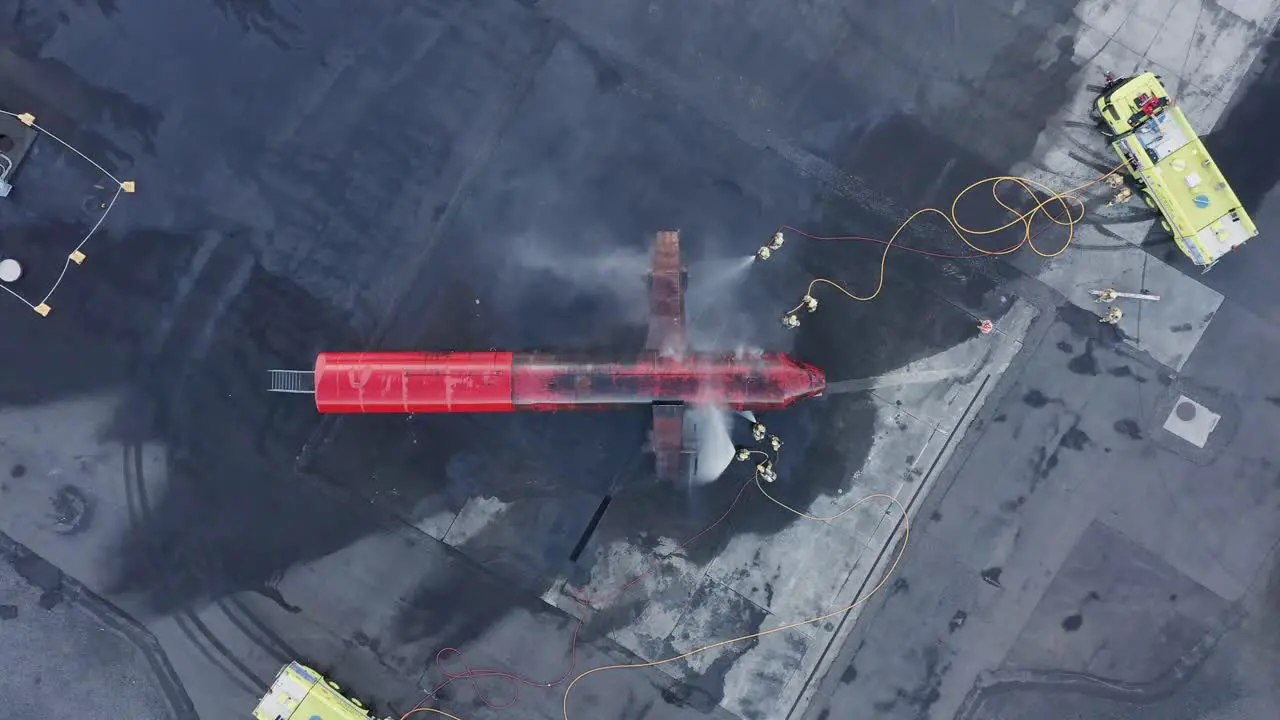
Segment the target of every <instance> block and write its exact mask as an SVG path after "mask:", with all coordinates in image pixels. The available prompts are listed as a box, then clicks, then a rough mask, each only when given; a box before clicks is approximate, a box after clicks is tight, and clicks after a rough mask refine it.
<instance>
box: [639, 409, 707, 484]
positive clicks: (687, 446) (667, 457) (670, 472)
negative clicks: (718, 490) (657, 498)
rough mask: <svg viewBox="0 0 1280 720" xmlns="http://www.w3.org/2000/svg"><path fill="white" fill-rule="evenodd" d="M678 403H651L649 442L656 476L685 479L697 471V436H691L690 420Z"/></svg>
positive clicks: (673, 479) (668, 479)
mask: <svg viewBox="0 0 1280 720" xmlns="http://www.w3.org/2000/svg"><path fill="white" fill-rule="evenodd" d="M686 415H687V413H686V412H685V407H684V405H682V404H679V403H671V404H662V403H655V404H654V406H653V431H652V434H651V435H650V437H649V445H650V448H651V449H652V450H653V458H654V463H655V467H656V470H657V473H656V474H657V476H658V479H659V480H663V481H666V482H675V481H680V480H685V479H687V478H688V477H690V476H691V475H693V474H695V473H696V472H697V469H698V468H697V466H698V454H697V449H696V448H697V443H696V439H695V438H692V437H690V434H691V431H692V428H691V427H690V426H691V425H692V424H693V423H692V422H691V421H690V420H691V419H690V418H687V417H686Z"/></svg>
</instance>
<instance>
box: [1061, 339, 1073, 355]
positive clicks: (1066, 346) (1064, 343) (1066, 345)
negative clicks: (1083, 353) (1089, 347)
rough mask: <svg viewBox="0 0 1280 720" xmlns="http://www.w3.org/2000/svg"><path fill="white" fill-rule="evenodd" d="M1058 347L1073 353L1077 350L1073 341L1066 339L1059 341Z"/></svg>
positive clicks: (1065, 351)
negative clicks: (1072, 343)
mask: <svg viewBox="0 0 1280 720" xmlns="http://www.w3.org/2000/svg"><path fill="white" fill-rule="evenodd" d="M1058 349H1059V350H1061V351H1062V352H1064V353H1073V352H1075V351H1076V349H1075V348H1074V347H1072V345H1071V343H1069V342H1067V341H1066V340H1059V341H1058Z"/></svg>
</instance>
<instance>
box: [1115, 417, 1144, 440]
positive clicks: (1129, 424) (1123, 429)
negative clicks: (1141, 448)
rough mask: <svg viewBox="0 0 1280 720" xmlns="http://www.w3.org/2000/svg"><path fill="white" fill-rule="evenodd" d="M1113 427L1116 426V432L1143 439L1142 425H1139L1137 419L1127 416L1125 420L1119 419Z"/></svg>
mask: <svg viewBox="0 0 1280 720" xmlns="http://www.w3.org/2000/svg"><path fill="white" fill-rule="evenodd" d="M1112 427H1114V428H1115V431H1116V432H1118V433H1120V434H1121V435H1124V436H1125V437H1127V438H1129V439H1130V440H1141V439H1142V427H1141V426H1139V425H1138V421H1137V420H1132V419H1129V418H1125V419H1123V420H1117V421H1116V422H1115V424H1114V425H1113V426H1112Z"/></svg>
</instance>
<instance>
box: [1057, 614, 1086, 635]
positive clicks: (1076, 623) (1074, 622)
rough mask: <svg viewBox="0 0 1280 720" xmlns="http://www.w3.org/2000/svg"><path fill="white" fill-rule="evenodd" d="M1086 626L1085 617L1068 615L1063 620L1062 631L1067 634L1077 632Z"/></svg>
mask: <svg viewBox="0 0 1280 720" xmlns="http://www.w3.org/2000/svg"><path fill="white" fill-rule="evenodd" d="M1083 624H1084V616H1083V615H1081V614H1080V613H1074V614H1072V615H1068V616H1066V617H1065V618H1063V619H1062V629H1063V630H1066V631H1067V632H1075V631H1077V630H1079V629H1080V626H1081V625H1083Z"/></svg>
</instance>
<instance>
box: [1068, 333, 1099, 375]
mask: <svg viewBox="0 0 1280 720" xmlns="http://www.w3.org/2000/svg"><path fill="white" fill-rule="evenodd" d="M1067 369H1068V370H1070V371H1071V372H1073V373H1075V374H1077V375H1097V374H1098V360H1097V358H1095V357H1094V356H1093V340H1092V339H1089V340H1085V341H1084V352H1082V353H1080V354H1079V355H1077V356H1075V357H1073V358H1071V362H1069V363H1067Z"/></svg>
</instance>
